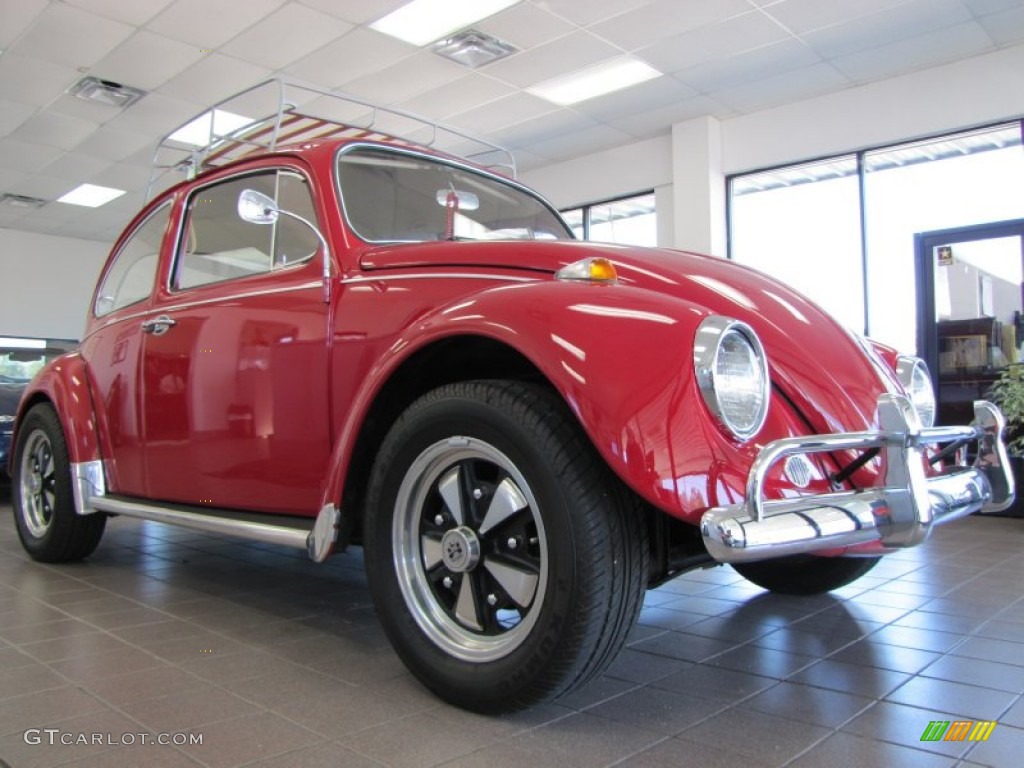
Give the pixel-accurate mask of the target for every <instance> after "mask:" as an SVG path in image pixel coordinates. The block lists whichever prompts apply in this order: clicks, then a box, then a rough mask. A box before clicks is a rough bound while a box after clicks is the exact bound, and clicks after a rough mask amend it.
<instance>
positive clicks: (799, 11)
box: [767, 0, 907, 35]
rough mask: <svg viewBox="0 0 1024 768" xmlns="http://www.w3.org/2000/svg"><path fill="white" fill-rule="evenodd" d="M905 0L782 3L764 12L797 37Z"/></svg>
mask: <svg viewBox="0 0 1024 768" xmlns="http://www.w3.org/2000/svg"><path fill="white" fill-rule="evenodd" d="M906 1H907V0H828V1H827V2H822V1H821V0H786V1H785V2H783V3H777V4H775V5H772V6H770V7H769V8H768V9H767V12H768V13H769V14H771V15H772V16H773V17H775V18H776V19H778V20H779V21H780V22H782V23H783V24H785V25H786V28H787V29H789V30H790V31H792V32H795V33H796V34H798V35H802V34H804V33H805V32H810V31H811V30H815V29H821V28H822V27H830V26H833V25H834V24H843V23H846V22H848V21H852V20H853V19H858V18H860V17H862V16H869V15H871V14H873V13H878V12H879V11H885V10H887V9H889V8H892V7H894V6H897V5H900V4H902V3H905V2H906Z"/></svg>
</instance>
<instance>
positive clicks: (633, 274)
mask: <svg viewBox="0 0 1024 768" xmlns="http://www.w3.org/2000/svg"><path fill="white" fill-rule="evenodd" d="M261 87H268V88H271V89H280V93H281V94H282V95H280V97H279V98H278V100H277V106H276V109H275V110H274V111H273V113H272V116H271V117H270V118H268V119H260V120H254V121H252V122H251V123H249V124H247V125H245V126H243V127H242V128H240V129H238V130H236V131H234V132H233V133H226V132H218V131H217V130H216V123H217V119H216V118H217V115H218V112H216V111H211V112H208V113H206V116H205V119H206V121H207V124H208V127H209V130H208V133H209V136H208V139H209V140H208V141H207V142H206V143H205V145H204V146H203V147H202V148H199V149H197V148H195V147H194V146H190V145H188V144H187V143H186V142H183V140H181V139H176V138H175V134H172V135H170V136H169V137H168V139H166V140H165V141H164V143H163V144H162V150H168V149H169V150H175V149H178V150H181V152H182V155H184V156H187V158H188V159H189V164H190V168H191V170H192V171H193V174H194V177H193V178H190V179H188V180H186V181H183V182H181V183H178V184H176V185H174V186H172V187H170V188H169V189H166V190H165V191H163V192H162V193H160V194H158V195H156V196H154V197H153V199H152V200H151V201H150V202H149V203H148V204H147V205H146V206H145V207H144V208H143V210H142V211H141V212H140V213H139V214H138V216H136V218H135V219H134V220H133V221H132V222H131V224H130V225H129V226H128V228H127V229H126V230H125V232H124V234H123V235H122V236H121V238H120V239H119V240H118V242H117V243H116V244H115V246H114V248H113V251H112V252H111V255H110V258H109V260H108V262H107V264H106V267H105V268H104V270H103V272H102V274H101V276H100V279H99V283H98V286H97V288H96V291H95V294H94V298H93V302H92V310H91V314H90V317H89V319H88V327H87V329H86V333H85V337H84V339H83V341H82V344H81V348H80V349H79V350H78V351H76V352H74V353H71V354H68V355H65V356H63V357H61V358H59V359H58V360H56V361H55V362H53V363H51V364H50V365H49V366H48V367H47V368H45V369H44V370H43V371H42V372H41V373H40V374H39V375H38V376H37V377H36V379H35V380H34V381H33V382H32V384H31V385H30V386H29V388H28V391H27V392H26V394H25V396H24V398H23V399H22V401H21V404H20V407H19V411H18V418H17V422H16V428H15V435H14V444H15V448H14V451H13V456H12V459H11V463H10V470H11V474H12V477H13V480H14V493H13V501H14V516H15V520H16V523H17V527H18V533H19V535H20V537H21V541H22V542H23V544H24V546H25V549H26V550H27V551H28V552H29V554H30V555H31V556H32V557H34V558H36V559H38V560H42V561H45V562H59V561H68V560H75V559H79V558H83V557H86V556H87V555H89V554H90V553H91V552H92V551H93V549H94V548H95V547H96V546H97V544H98V543H99V541H100V537H101V535H102V533H103V529H104V526H105V525H106V524H107V520H108V516H110V515H122V516H128V517H136V518H142V519H145V520H154V521H158V522H163V523H169V524H174V525H180V526H186V527H190V528H193V529H199V530H202V531H208V532H211V533H219V534H230V535H235V536H240V537H245V538H249V539H255V540H259V541H264V542H273V543H277V544H280V545H284V546H294V547H300V548H302V549H304V550H306V551H307V552H308V554H309V556H310V557H311V558H312V559H313V560H315V561H318V562H319V561H323V560H324V559H326V558H327V557H328V556H329V555H331V553H332V552H337V551H340V550H342V549H344V548H345V547H346V546H349V545H361V546H362V547H363V548H364V550H365V561H366V568H367V571H368V576H369V581H370V587H371V590H372V593H373V598H374V600H375V603H376V606H377V610H378V613H379V616H380V621H381V623H382V624H383V626H384V628H385V630H386V631H387V634H388V635H389V637H390V638H391V641H392V642H393V644H394V646H395V649H396V650H397V652H398V653H399V655H400V656H401V657H402V659H403V660H404V661H405V663H406V664H407V665H408V666H409V668H410V669H411V670H412V672H413V673H415V674H416V675H417V676H418V677H419V679H420V680H422V681H423V683H424V684H425V685H426V686H428V687H429V688H430V689H432V690H433V691H435V692H436V693H437V694H438V695H439V696H441V697H442V698H444V699H446V700H447V701H449V702H452V703H454V704H457V705H459V706H462V707H467V708H471V709H476V710H480V711H500V710H509V709H515V708H520V707H524V706H528V705H530V704H532V703H535V702H538V701H540V700H544V699H548V698H551V697H554V696H558V695H560V694H563V693H565V692H567V691H569V690H571V689H573V688H575V687H577V686H579V685H581V684H582V683H584V682H586V681H587V680H589V679H591V678H593V677H594V676H595V675H597V674H599V673H600V672H601V671H602V670H603V669H604V668H605V667H606V666H607V665H608V663H609V662H610V661H611V660H612V659H613V658H614V656H615V654H616V652H617V651H618V649H619V648H620V647H621V645H622V643H623V640H624V638H625V637H626V634H627V633H628V632H629V630H630V628H631V626H632V624H633V622H634V620H635V618H636V616H637V613H638V610H639V608H640V604H641V601H642V598H643V594H644V590H645V589H647V588H648V587H650V586H652V585H656V584H659V583H661V582H663V581H665V580H666V579H670V578H672V577H673V576H675V575H677V574H679V573H681V572H683V571H684V570H687V569H690V568H695V567H706V566H709V565H714V564H716V563H731V564H732V565H733V567H735V568H736V569H737V570H738V571H739V572H740V573H741V574H743V575H744V576H746V577H747V578H749V579H751V580H752V581H754V582H756V583H757V584H760V585H762V586H764V587H767V588H768V589H771V590H775V591H779V592H790V593H812V592H821V591H826V590H831V589H835V588H837V587H841V586H843V585H844V584H847V583H849V582H850V581H852V580H853V579H856V578H857V577H859V576H860V575H862V574H864V573H866V572H867V571H868V570H870V569H871V567H872V566H873V565H874V564H875V563H876V562H877V561H878V559H879V557H880V556H882V555H884V554H885V553H886V552H888V551H892V550H895V549H900V548H904V547H910V546H914V545H916V544H918V543H920V542H921V541H922V540H924V538H925V537H926V536H927V535H928V533H929V530H930V529H931V527H932V526H933V525H935V524H938V523H942V522H945V521H947V520H950V519H954V518H957V517H960V516H962V515H966V514H968V513H971V512H975V511H978V510H983V509H998V508H1002V507H1004V506H1006V505H1008V504H1009V502H1010V501H1011V500H1012V497H1013V493H1014V490H1013V485H1012V476H1011V475H1009V474H1008V472H1007V469H1006V455H1005V450H1004V448H1003V444H1002V440H1001V433H1002V428H1003V420H1002V416H1001V414H1000V413H999V411H998V410H997V409H996V408H995V407H994V406H992V405H991V404H989V403H987V402H978V403H976V404H975V415H976V419H975V421H974V422H973V423H972V424H970V425H962V426H934V425H933V424H932V421H933V417H934V412H935V408H934V400H933V396H932V388H931V382H930V379H929V375H928V371H927V370H926V369H925V367H924V365H923V364H922V363H921V361H919V360H916V359H914V358H907V357H897V356H896V355H895V353H894V352H892V351H891V350H889V349H887V348H882V347H879V346H877V345H874V344H872V343H870V342H867V341H865V340H864V339H862V338H859V337H858V336H856V335H855V334H853V333H851V332H849V331H848V330H846V329H845V328H843V327H841V326H840V325H838V324H837V323H836V322H835V321H834V320H833V319H832V318H831V317H829V316H828V315H827V314H825V313H824V312H823V311H822V310H821V309H819V308H818V307H816V306H815V305H814V304H812V303H810V302H809V301H807V300H806V299H804V298H803V297H802V296H800V295H799V294H797V293H795V292H793V291H792V290H790V289H789V288H787V287H786V286H784V285H782V284H780V283H778V282H775V281H774V280H772V279H770V278H768V277H766V276H764V275H762V274H759V273H757V272H755V271H752V270H750V269H745V268H743V267H740V266H737V265H735V264H732V263H729V262H727V261H723V260H720V259H715V258H710V257H705V256H700V255H695V254H691V253H682V252H678V251H671V250H662V249H640V248H627V247H617V246H610V245H598V244H595V243H590V242H577V241H576V240H574V238H573V235H572V232H571V231H570V230H569V228H568V227H567V226H566V224H565V222H564V221H563V220H562V219H561V218H560V216H559V215H558V213H557V212H556V211H555V210H554V209H553V208H552V207H551V206H550V205H549V204H548V203H547V202H545V201H544V200H543V199H542V198H540V197H539V196H538V195H536V194H535V193H533V192H531V191H530V190H529V189H527V188H525V187H524V186H522V185H521V184H519V183H517V182H515V181H514V180H512V179H511V178H509V177H508V176H507V175H505V174H504V173H498V172H495V171H493V170H490V169H488V168H487V167H484V165H479V164H473V163H470V162H468V161H465V160H460V159H457V158H456V157H455V156H452V155H451V154H448V153H446V152H442V151H439V150H437V149H436V148H430V147H428V146H426V144H432V145H435V146H436V145H437V144H439V143H440V142H435V141H433V137H436V136H437V135H438V127H437V126H433V134H430V133H429V132H427V134H426V138H424V139H422V141H421V143H420V144H416V143H413V142H410V141H407V140H400V139H397V138H395V137H394V136H390V135H385V133H384V132H383V131H382V129H381V128H380V127H379V125H380V123H379V122H373V123H372V124H371V123H370V122H369V121H366V122H356V123H355V124H353V123H348V124H341V123H338V122H337V121H334V120H332V119H329V117H325V116H324V115H323V114H321V113H319V112H316V111H314V109H313V107H316V106H317V105H318V104H323V103H329V104H332V105H333V104H334V103H335V101H336V100H334V99H331V98H330V97H328V96H327V95H326V94H322V93H319V92H315V90H314V89H308V88H298V89H297V90H298V91H301V92H302V93H303V94H305V98H306V101H307V102H308V103H310V104H311V105H312V106H311V107H310V108H309V109H306V110H305V111H304V110H303V109H301V108H299V107H297V106H295V105H296V104H297V103H301V102H302V101H303V99H300V98H294V97H292V96H291V95H290V93H291V91H288V89H289V88H290V89H295V88H296V87H295V86H289V85H286V84H283V83H278V82H272V83H269V84H267V85H266V86H261ZM256 90H258V89H254V92H255V91H256ZM275 92H276V91H275ZM310 93H312V94H313V96H315V97H316V99H317V100H318V101H317V100H314V101H312V102H309V98H310V96H309V94H310ZM285 94H288V95H285ZM251 95H252V94H251V93H246V94H243V96H244V97H246V98H248V97H249V96H251ZM346 104H350V105H351V104H352V102H351V101H349V102H346ZM222 106H223V105H218V109H220V108H221V107H222ZM355 107H356V109H355V110H354V111H356V112H358V110H359V109H365V110H368V111H370V113H371V115H372V117H373V119H374V120H375V121H376V120H377V119H378V118H379V117H380V116H381V115H385V116H391V117H397V118H401V119H408V118H409V116H407V115H396V113H393V112H388V111H386V110H372V108H371V107H370V106H368V105H364V104H359V103H356V104H355ZM211 116H212V118H211ZM201 117H202V116H201ZM360 126H361V127H360ZM450 133H451V134H452V135H454V136H455V137H456V139H457V141H455V144H458V143H459V142H461V141H462V140H463V139H465V138H466V137H464V136H462V135H461V134H458V133H457V132H450ZM418 135H419V136H421V137H423V136H424V133H423V132H422V131H421V132H420V133H419V134H418ZM489 149H493V148H489ZM966 457H970V463H968V459H967V458H966Z"/></svg>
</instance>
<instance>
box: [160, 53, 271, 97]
mask: <svg viewBox="0 0 1024 768" xmlns="http://www.w3.org/2000/svg"><path fill="white" fill-rule="evenodd" d="M270 74H271V70H269V69H267V68H266V67H258V66H256V65H255V64H250V63H249V62H247V61H241V60H239V59H234V58H232V57H230V56H223V55H221V54H219V53H208V54H206V55H205V56H203V58H202V59H200V60H199V61H198V62H197V63H195V64H193V65H192V66H191V67H189V68H188V69H186V70H185V71H184V72H182V73H181V74H180V75H178V76H177V77H175V78H173V79H172V80H170V81H169V82H167V83H165V84H164V85H162V86H160V89H159V91H160V93H161V95H163V96H170V97H171V98H174V99H181V100H183V101H190V102H194V103H198V104H204V105H205V104H214V103H216V102H218V101H220V100H221V99H223V98H226V97H227V96H230V95H231V94H232V93H238V92H239V91H241V90H244V89H245V88H248V87H249V86H252V85H255V84H256V83H258V82H260V81H261V80H266V79H267V78H268V77H269V76H270Z"/></svg>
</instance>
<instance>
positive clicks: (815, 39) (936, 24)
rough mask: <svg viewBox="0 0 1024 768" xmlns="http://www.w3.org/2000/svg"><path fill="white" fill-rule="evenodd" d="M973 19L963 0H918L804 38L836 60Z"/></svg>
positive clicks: (817, 49)
mask: <svg viewBox="0 0 1024 768" xmlns="http://www.w3.org/2000/svg"><path fill="white" fill-rule="evenodd" d="M970 18H971V15H970V13H969V12H968V11H967V9H966V8H964V6H963V5H962V4H961V3H960V2H959V0H915V2H911V3H904V4H903V5H898V6H895V7H893V8H890V9H888V10H885V11H881V12H879V13H873V14H871V15H869V16H863V17H861V18H858V19H854V20H853V21H850V22H847V23H845V24H835V25H833V26H831V27H826V28H824V29H819V30H816V31H814V32H809V33H807V34H806V35H803V36H802V37H803V39H804V41H805V42H807V44H808V45H810V46H811V47H812V48H814V50H815V51H817V52H818V54H819V55H820V56H821V57H822V58H824V59H834V58H838V57H840V56H848V55H850V54H852V53H856V52H858V51H865V50H868V49H871V48H878V47H879V46H882V45H886V44H888V43H894V42H897V41H899V40H905V39H907V38H911V37H916V36H917V35H921V34H924V33H925V32H931V31H933V30H936V29H942V28H943V27H949V26H952V25H953V24H960V23H963V22H965V21H969V20H970Z"/></svg>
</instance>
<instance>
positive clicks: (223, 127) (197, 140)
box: [167, 109, 253, 147]
mask: <svg viewBox="0 0 1024 768" xmlns="http://www.w3.org/2000/svg"><path fill="white" fill-rule="evenodd" d="M212 114H213V134H212V135H211V133H210V115H211V112H203V114H201V115H200V116H199V117H197V118H196V119H195V120H193V121H191V122H189V123H186V124H185V125H183V126H182V127H181V128H179V129H178V130H176V131H175V132H174V133H172V134H171V135H170V136H168V137H167V138H169V139H170V140H171V141H177V142H180V143H182V144H188V145H190V146H193V147H206V146H209V145H210V144H212V143H213V142H214V141H216V140H217V139H219V138H223V137H224V136H228V135H230V134H231V133H232V132H233V131H237V130H238V129H239V128H243V127H245V126H246V125H249V124H250V123H251V122H252V121H253V120H252V118H251V117H244V116H242V115H236V114H235V113H234V112H228V111H226V110H223V109H215V110H213V111H212Z"/></svg>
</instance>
